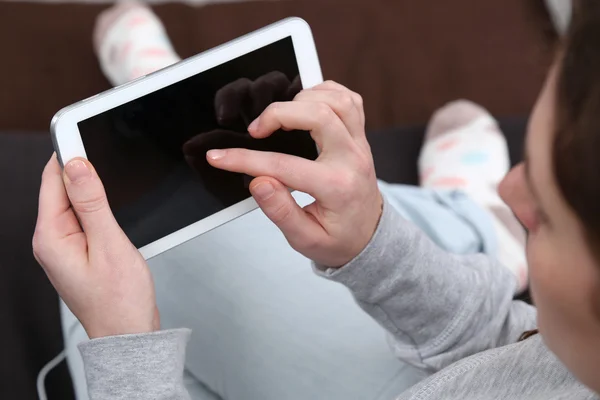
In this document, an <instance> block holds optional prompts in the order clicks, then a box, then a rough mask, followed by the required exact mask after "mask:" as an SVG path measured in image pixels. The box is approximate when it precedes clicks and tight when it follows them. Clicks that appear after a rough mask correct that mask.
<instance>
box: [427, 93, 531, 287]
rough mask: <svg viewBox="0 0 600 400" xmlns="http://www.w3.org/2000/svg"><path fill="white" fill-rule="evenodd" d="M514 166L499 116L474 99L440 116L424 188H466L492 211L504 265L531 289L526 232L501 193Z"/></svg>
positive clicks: (431, 137)
mask: <svg viewBox="0 0 600 400" xmlns="http://www.w3.org/2000/svg"><path fill="white" fill-rule="evenodd" d="M509 168H510V161H509V156H508V147H507V144H506V139H505V138H504V135H503V134H502V132H501V131H500V128H499V127H498V124H497V123H496V121H495V120H494V118H493V117H492V116H491V115H490V114H489V113H488V112H487V111H486V110H485V109H484V108H482V107H480V106H478V105H477V104H475V103H471V102H469V101H464V100H460V101H456V102H453V103H450V104H448V105H446V106H445V107H443V108H441V109H440V110H439V111H437V112H436V113H435V115H434V116H433V118H432V119H431V122H430V124H429V127H428V130H427V134H426V136H425V142H424V145H423V149H422V150H421V155H420V158H419V174H420V179H421V186H422V187H428V188H433V189H448V190H461V191H463V192H465V193H466V194H468V195H469V197H470V198H471V199H473V200H474V201H475V202H476V203H477V204H479V205H480V206H481V207H483V208H484V209H486V210H487V211H488V212H489V213H490V216H491V218H492V221H493V225H494V228H495V231H496V234H497V238H498V254H497V258H498V261H499V262H500V263H501V264H503V265H505V266H506V267H508V268H509V269H510V270H511V271H512V272H513V273H514V274H515V275H516V277H517V279H518V292H522V291H524V290H525V289H526V288H527V281H528V269H527V261H526V258H525V231H524V229H523V228H522V227H521V225H520V224H519V222H518V221H517V219H516V218H515V217H514V215H513V213H512V212H511V211H510V209H509V208H508V207H507V206H506V204H505V203H504V202H503V201H502V199H501V198H500V196H499V195H498V185H499V184H500V182H501V181H502V179H503V178H504V176H505V175H506V174H507V172H508V170H509Z"/></svg>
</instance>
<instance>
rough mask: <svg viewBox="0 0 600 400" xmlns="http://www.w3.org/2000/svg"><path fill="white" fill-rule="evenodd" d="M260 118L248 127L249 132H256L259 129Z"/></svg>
mask: <svg viewBox="0 0 600 400" xmlns="http://www.w3.org/2000/svg"><path fill="white" fill-rule="evenodd" d="M259 118H260V117H258V118H256V119H255V120H254V121H252V123H251V124H250V125H249V126H248V131H255V130H256V128H258V122H259V121H258V120H259Z"/></svg>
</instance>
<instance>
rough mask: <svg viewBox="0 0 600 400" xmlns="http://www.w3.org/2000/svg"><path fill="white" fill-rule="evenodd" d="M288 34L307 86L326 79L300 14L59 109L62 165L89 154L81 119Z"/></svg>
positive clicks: (174, 238) (208, 226) (180, 234)
mask: <svg viewBox="0 0 600 400" xmlns="http://www.w3.org/2000/svg"><path fill="white" fill-rule="evenodd" d="M286 37H291V38H292V41H293V44H294V52H295V54H296V61H297V63H298V70H299V72H300V78H301V80H302V84H303V87H304V88H310V87H313V86H315V85H318V84H320V83H322V82H323V75H322V72H321V67H320V64H319V58H318V55H317V50H316V47H315V42H314V39H313V35H312V32H311V29H310V26H309V25H308V23H306V21H304V20H303V19H301V18H296V17H293V18H287V19H284V20H282V21H280V22H277V23H274V24H272V25H269V26H267V27H265V28H262V29H259V30H257V31H255V32H252V33H249V34H247V35H245V36H242V37H240V38H238V39H235V40H233V41H231V42H228V43H225V44H223V45H221V46H218V47H215V48H214V49H211V50H208V51H206V52H204V53H200V54H198V55H196V56H193V57H191V58H188V59H186V60H183V61H181V62H179V63H177V64H175V65H172V66H170V67H167V68H165V69H163V70H160V71H157V72H154V73H152V74H149V75H147V76H144V77H140V78H138V79H136V80H134V81H132V82H129V83H126V84H124V85H121V86H118V87H116V88H113V89H111V90H107V91H105V92H103V93H100V94H97V95H95V96H92V97H90V98H88V99H85V100H83V101H80V102H78V103H76V104H73V105H71V106H69V107H66V108H64V109H62V110H60V111H59V112H58V113H57V114H56V115H55V116H54V118H53V119H52V123H51V126H50V132H51V133H52V140H53V143H54V149H55V150H56V152H57V155H58V159H59V161H60V163H61V165H63V163H64V161H68V160H71V159H73V158H75V157H83V158H87V155H86V152H85V148H84V146H83V142H82V140H81V135H80V134H79V129H78V125H77V124H78V123H79V122H80V121H83V120H85V119H87V118H90V117H92V116H95V115H98V114H100V113H103V112H105V111H108V110H110V109H112V108H115V107H117V106H119V105H122V104H125V103H127V102H129V101H131V100H135V99H137V98H139V97H142V96H145V95H146V94H148V93H151V92H154V91H157V90H159V89H162V88H164V87H166V86H169V85H172V84H173V83H176V82H179V81H181V80H183V79H186V78H188V77H190V76H193V75H196V74H199V73H201V72H204V71H206V70H208V69H211V68H213V67H216V66H218V65H221V64H223V63H226V62H228V61H230V60H233V59H235V58H238V57H240V56H242V55H244V54H247V53H250V52H252V51H254V50H257V49H259V48H261V47H265V46H267V45H269V44H271V43H274V42H277V41H279V40H281V39H285V38H286ZM257 207H258V205H257V204H256V202H255V201H254V199H253V198H248V199H246V200H244V201H241V202H239V203H237V204H234V205H233V206H231V207H228V208H226V209H224V210H221V211H220V212H218V213H216V214H213V215H211V216H209V217H207V218H204V219H202V220H200V221H198V222H195V223H193V224H191V225H189V226H187V227H185V228H182V229H180V230H178V231H176V232H174V233H172V234H170V235H167V236H165V237H164V238H162V239H159V240H157V241H155V242H152V243H150V244H148V245H146V246H144V247H142V248H140V249H139V250H140V252H141V253H142V255H143V256H144V258H145V259H150V258H152V257H154V256H157V255H158V254H160V253H163V252H165V251H167V250H169V249H172V248H173V247H175V246H178V245H180V244H182V243H184V242H187V241H188V240H191V239H193V238H194V237H196V236H199V235H201V234H203V233H206V232H208V231H210V230H212V229H215V228H216V227H218V226H220V225H223V224H225V223H227V222H229V221H231V220H233V219H235V218H238V217H240V216H242V215H244V214H246V213H248V212H250V211H252V210H255V209H256V208H257Z"/></svg>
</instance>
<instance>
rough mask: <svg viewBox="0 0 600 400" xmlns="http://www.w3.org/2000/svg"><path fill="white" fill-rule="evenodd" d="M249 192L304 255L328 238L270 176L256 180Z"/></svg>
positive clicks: (293, 245)
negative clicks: (324, 237) (325, 237)
mask: <svg viewBox="0 0 600 400" xmlns="http://www.w3.org/2000/svg"><path fill="white" fill-rule="evenodd" d="M250 192H251V193H252V196H253V197H254V199H255V200H256V202H257V203H258V205H259V207H260V208H261V209H262V211H263V212H264V213H265V215H266V216H267V217H268V218H269V219H270V220H271V221H272V222H273V223H274V224H275V225H277V227H278V228H279V229H280V230H281V232H282V233H283V234H284V235H285V237H286V239H287V240H288V242H289V243H290V245H291V246H292V247H293V248H294V249H296V250H297V251H299V252H300V253H303V254H304V253H305V252H306V251H310V250H311V248H312V247H314V244H315V243H321V238H322V237H323V236H324V235H325V231H324V229H323V227H322V226H321V225H320V224H319V223H318V222H317V220H316V219H315V218H314V217H313V216H311V215H310V214H308V213H307V212H306V211H304V210H303V209H302V208H301V207H300V206H299V205H298V204H297V203H296V200H294V198H293V197H292V195H291V193H290V191H289V190H288V189H287V188H286V187H285V186H284V185H283V184H282V183H281V182H279V181H278V180H276V179H273V178H267V177H260V178H256V179H254V180H253V181H252V183H251V184H250ZM305 255H306V254H305Z"/></svg>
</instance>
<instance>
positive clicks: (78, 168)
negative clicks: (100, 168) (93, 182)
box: [65, 160, 92, 183]
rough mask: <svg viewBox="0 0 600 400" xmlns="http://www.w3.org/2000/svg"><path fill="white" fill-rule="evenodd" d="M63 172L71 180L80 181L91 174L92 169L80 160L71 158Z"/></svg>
mask: <svg viewBox="0 0 600 400" xmlns="http://www.w3.org/2000/svg"><path fill="white" fill-rule="evenodd" d="M65 174H67V178H69V180H70V181H71V182H73V183H82V182H84V181H85V180H87V179H89V178H90V177H91V176H92V171H91V170H90V169H89V167H88V166H87V164H86V163H85V162H83V161H82V160H73V161H70V162H69V163H68V164H67V165H66V166H65Z"/></svg>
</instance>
